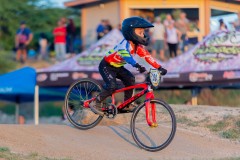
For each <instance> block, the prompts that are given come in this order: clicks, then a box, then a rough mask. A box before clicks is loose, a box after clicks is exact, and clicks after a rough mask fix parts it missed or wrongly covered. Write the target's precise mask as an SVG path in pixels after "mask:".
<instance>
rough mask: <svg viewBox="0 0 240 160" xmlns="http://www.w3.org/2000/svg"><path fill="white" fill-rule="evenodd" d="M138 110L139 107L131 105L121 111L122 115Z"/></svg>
mask: <svg viewBox="0 0 240 160" xmlns="http://www.w3.org/2000/svg"><path fill="white" fill-rule="evenodd" d="M136 108H137V105H135V104H133V103H131V104H129V105H128V106H126V107H124V108H123V109H121V110H120V112H121V113H130V112H134V110H135V109H136Z"/></svg>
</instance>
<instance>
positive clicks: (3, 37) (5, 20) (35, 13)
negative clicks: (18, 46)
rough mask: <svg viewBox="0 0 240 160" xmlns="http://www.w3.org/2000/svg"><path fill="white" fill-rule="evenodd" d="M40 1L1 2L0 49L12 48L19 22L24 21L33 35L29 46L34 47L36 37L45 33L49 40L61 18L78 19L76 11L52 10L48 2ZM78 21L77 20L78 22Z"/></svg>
mask: <svg viewBox="0 0 240 160" xmlns="http://www.w3.org/2000/svg"><path fill="white" fill-rule="evenodd" d="M41 2H42V0H11V1H9V0H1V5H0V49H5V50H10V49H12V48H13V47H14V37H15V33H16V30H17V29H18V27H19V23H20V21H25V22H26V24H27V27H29V28H30V29H31V30H32V32H33V34H34V41H33V43H31V45H33V46H36V44H37V40H38V35H39V33H41V32H44V33H46V34H47V35H48V36H49V38H50V39H51V38H52V37H51V36H52V35H51V33H52V30H53V28H54V27H55V26H56V25H57V21H58V20H59V19H60V18H61V17H69V16H71V17H73V18H77V17H79V13H78V11H76V10H72V9H66V8H52V7H51V6H52V5H51V3H50V1H47V0H46V1H45V3H44V4H43V3H41ZM78 21H79V20H78Z"/></svg>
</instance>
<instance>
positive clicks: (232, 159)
mask: <svg viewBox="0 0 240 160" xmlns="http://www.w3.org/2000/svg"><path fill="white" fill-rule="evenodd" d="M213 160H240V157H235V158H234V157H232V158H220V159H213Z"/></svg>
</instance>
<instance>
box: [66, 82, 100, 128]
mask: <svg viewBox="0 0 240 160" xmlns="http://www.w3.org/2000/svg"><path fill="white" fill-rule="evenodd" d="M101 90H102V87H101V86H100V85H99V84H98V83H97V82H96V81H94V80H92V79H82V80H80V81H77V82H75V83H73V84H72V85H71V86H70V87H69V89H68V91H67V94H66V97H65V114H66V116H67V118H68V120H69V122H70V123H71V124H72V125H74V126H75V127H77V128H79V129H90V128H93V127H95V126H96V125H97V124H98V123H99V122H100V121H101V120H102V118H103V116H99V115H97V114H95V113H93V112H92V111H91V109H90V108H85V107H84V106H83V103H84V101H85V100H88V99H91V98H93V97H95V96H96V95H98V94H99V93H100V92H101Z"/></svg>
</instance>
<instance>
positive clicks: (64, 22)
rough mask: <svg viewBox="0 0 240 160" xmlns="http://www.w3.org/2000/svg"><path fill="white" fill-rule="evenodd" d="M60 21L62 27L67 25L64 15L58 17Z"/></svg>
mask: <svg viewBox="0 0 240 160" xmlns="http://www.w3.org/2000/svg"><path fill="white" fill-rule="evenodd" d="M60 21H61V22H62V25H63V26H64V27H67V18H66V17H62V18H61V19H60Z"/></svg>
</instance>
